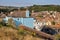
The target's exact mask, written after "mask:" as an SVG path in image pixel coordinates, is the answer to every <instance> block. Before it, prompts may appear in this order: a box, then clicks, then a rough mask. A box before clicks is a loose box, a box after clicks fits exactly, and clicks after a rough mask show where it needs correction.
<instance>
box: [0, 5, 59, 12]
mask: <svg viewBox="0 0 60 40" xmlns="http://www.w3.org/2000/svg"><path fill="white" fill-rule="evenodd" d="M18 8H20V9H21V10H25V9H26V8H25V7H13V6H0V12H10V11H13V10H18ZM27 8H28V9H29V10H30V12H31V11H32V10H34V11H35V12H40V11H58V12H60V5H33V6H29V7H27Z"/></svg>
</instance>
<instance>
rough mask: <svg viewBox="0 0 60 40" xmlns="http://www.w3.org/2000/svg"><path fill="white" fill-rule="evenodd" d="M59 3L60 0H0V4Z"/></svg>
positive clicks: (17, 5) (18, 5) (19, 5)
mask: <svg viewBox="0 0 60 40" xmlns="http://www.w3.org/2000/svg"><path fill="white" fill-rule="evenodd" d="M34 4H36V5H60V0H0V5H1V6H16V7H24V6H31V5H34Z"/></svg>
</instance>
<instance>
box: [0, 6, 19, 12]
mask: <svg viewBox="0 0 60 40" xmlns="http://www.w3.org/2000/svg"><path fill="white" fill-rule="evenodd" d="M18 8H19V7H13V6H0V12H10V11H12V10H17V9H18Z"/></svg>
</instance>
